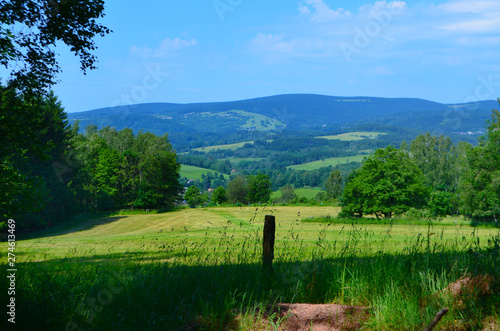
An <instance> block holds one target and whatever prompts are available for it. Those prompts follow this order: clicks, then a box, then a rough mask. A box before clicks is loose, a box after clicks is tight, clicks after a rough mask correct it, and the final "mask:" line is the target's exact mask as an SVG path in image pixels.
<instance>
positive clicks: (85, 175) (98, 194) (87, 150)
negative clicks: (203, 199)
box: [73, 126, 181, 211]
mask: <svg viewBox="0 0 500 331" xmlns="http://www.w3.org/2000/svg"><path fill="white" fill-rule="evenodd" d="M73 144H74V146H75V150H76V153H75V154H76V157H77V159H78V160H79V162H80V164H81V170H80V181H81V186H82V192H80V194H79V195H78V197H79V198H80V202H81V203H82V204H83V205H84V206H85V207H86V208H87V209H88V210H90V211H106V210H112V209H122V208H130V207H134V208H147V209H170V208H172V207H173V206H174V204H175V202H176V201H177V199H178V198H179V194H180V192H181V186H180V184H179V170H180V165H179V163H178V162H177V159H176V157H177V155H176V153H175V152H174V150H173V149H172V146H171V145H170V143H169V141H168V137H167V136H166V135H165V136H163V137H158V136H156V135H154V134H151V133H142V132H140V133H139V134H137V135H134V134H133V133H132V132H131V131H130V130H122V131H116V130H115V129H114V128H109V127H106V128H104V129H102V130H96V128H95V127H91V126H90V127H87V129H86V133H85V134H81V135H78V136H77V137H75V139H74V140H73Z"/></svg>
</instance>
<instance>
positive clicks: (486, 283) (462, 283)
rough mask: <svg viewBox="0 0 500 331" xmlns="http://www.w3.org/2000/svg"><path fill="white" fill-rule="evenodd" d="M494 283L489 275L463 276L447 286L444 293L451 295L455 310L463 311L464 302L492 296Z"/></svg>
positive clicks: (493, 279)
mask: <svg viewBox="0 0 500 331" xmlns="http://www.w3.org/2000/svg"><path fill="white" fill-rule="evenodd" d="M495 282H496V280H495V278H494V277H493V276H491V275H478V276H464V277H462V278H460V279H458V280H457V281H455V282H454V283H451V284H449V285H448V286H447V287H446V288H445V289H444V292H448V293H450V294H451V296H452V297H453V301H454V302H455V304H456V308H458V309H464V308H465V303H466V302H468V301H470V300H477V299H478V298H480V297H486V296H489V295H492V294H493V293H494V291H493V287H494V286H495Z"/></svg>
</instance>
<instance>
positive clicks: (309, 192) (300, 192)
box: [271, 187, 322, 200]
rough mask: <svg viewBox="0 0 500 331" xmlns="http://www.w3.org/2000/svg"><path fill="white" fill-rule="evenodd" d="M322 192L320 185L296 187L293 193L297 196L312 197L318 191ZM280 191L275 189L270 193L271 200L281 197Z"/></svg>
mask: <svg viewBox="0 0 500 331" xmlns="http://www.w3.org/2000/svg"><path fill="white" fill-rule="evenodd" d="M320 192H322V190H321V187H311V188H296V189H295V194H296V195H297V197H298V198H302V197H304V198H307V199H314V198H315V197H316V195H318V193H320ZM281 195H282V194H281V191H275V192H273V194H272V195H271V200H273V199H279V198H281Z"/></svg>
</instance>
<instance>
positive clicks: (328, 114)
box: [68, 94, 497, 134]
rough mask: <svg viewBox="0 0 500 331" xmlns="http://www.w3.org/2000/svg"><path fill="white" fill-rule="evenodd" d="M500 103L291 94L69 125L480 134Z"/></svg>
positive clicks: (137, 111)
mask: <svg viewBox="0 0 500 331" xmlns="http://www.w3.org/2000/svg"><path fill="white" fill-rule="evenodd" d="M496 106H497V102H496V101H493V100H492V101H481V102H477V103H475V104H453V105H446V104H442V103H437V102H432V101H428V100H423V99H412V98H376V97H337V96H325V95H316V94H285V95H276V96H269V97H261V98H255V99H248V100H241V101H228V102H211V103H189V104H175V103H149V104H137V105H129V106H117V107H108V108H101V109H96V110H90V111H86V112H79V113H69V114H68V120H69V121H70V123H73V122H74V121H75V120H80V121H81V123H80V127H82V128H85V127H86V126H87V125H89V124H94V125H97V126H98V127H105V126H108V125H109V126H112V127H116V128H117V129H118V130H120V129H123V128H131V129H133V130H134V131H136V132H137V131H140V130H144V131H149V132H152V133H155V134H164V133H170V134H171V133H181V132H192V133H196V132H200V133H207V132H218V133H232V132H237V131H242V130H246V131H265V130H284V129H286V130H309V129H324V130H332V129H336V128H340V127H341V126H345V125H349V124H353V123H355V124H361V123H378V124H386V125H387V124H388V125H392V126H401V127H410V128H420V129H425V130H429V131H435V132H469V131H472V132H478V131H481V130H482V128H483V127H484V122H485V120H486V119H488V117H489V116H490V111H491V109H492V108H495V107H496Z"/></svg>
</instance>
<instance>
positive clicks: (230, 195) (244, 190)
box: [227, 175, 248, 204]
mask: <svg viewBox="0 0 500 331" xmlns="http://www.w3.org/2000/svg"><path fill="white" fill-rule="evenodd" d="M247 194H248V183H247V181H246V179H245V177H244V176H241V175H240V176H237V177H235V178H233V179H232V180H230V181H229V183H227V200H228V201H229V202H230V203H243V204H246V203H247V202H248V200H247Z"/></svg>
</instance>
